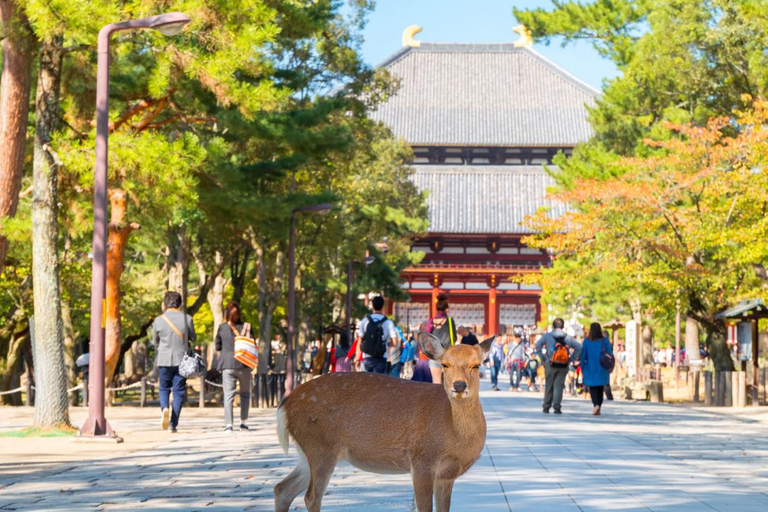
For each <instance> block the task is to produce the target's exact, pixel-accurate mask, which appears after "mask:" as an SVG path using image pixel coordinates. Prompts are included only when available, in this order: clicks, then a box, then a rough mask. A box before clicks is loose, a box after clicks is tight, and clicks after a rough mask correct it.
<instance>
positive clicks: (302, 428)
mask: <svg viewBox="0 0 768 512" xmlns="http://www.w3.org/2000/svg"><path fill="white" fill-rule="evenodd" d="M491 341H492V340H486V341H485V342H483V343H482V344H481V345H480V346H479V347H470V346H466V345H457V346H453V347H450V348H448V349H443V348H442V346H441V345H440V342H439V341H437V340H436V339H435V338H434V337H432V336H431V335H429V334H424V333H422V334H421V335H420V337H419V343H420V344H421V345H422V350H423V351H424V353H426V354H428V355H429V356H430V357H431V358H433V359H435V360H439V361H441V362H442V364H443V368H444V378H443V385H442V386H439V385H435V384H425V383H420V382H412V381H407V380H401V379H396V378H393V377H389V376H385V375H378V374H370V373H337V374H330V375H326V376H323V377H320V378H317V379H313V380H311V381H309V382H307V383H305V384H303V385H301V386H300V387H299V388H297V389H296V390H295V391H293V393H291V394H290V395H289V396H288V397H287V398H286V399H285V400H284V401H283V403H282V404H281V405H280V408H279V409H278V411H277V428H278V439H279V441H280V445H281V446H282V448H283V450H284V451H285V452H286V453H287V452H288V446H289V438H293V440H294V441H295V443H296V445H297V449H298V451H299V464H298V465H297V466H296V468H294V470H293V471H292V472H291V474H290V475H288V477H286V478H285V479H284V480H283V481H282V482H280V483H279V484H277V485H276V486H275V511H276V512H287V511H288V509H289V507H290V505H291V503H292V502H293V500H294V499H295V498H296V496H298V495H299V494H301V493H302V492H304V491H306V494H305V497H304V500H305V502H306V505H307V509H308V510H309V511H310V512H318V511H319V510H320V505H321V501H322V497H323V494H324V493H325V489H326V487H327V486H328V482H329V481H330V478H331V475H332V474H333V470H334V468H335V466H336V464H337V463H338V462H339V461H342V460H344V461H347V462H349V463H350V464H352V465H353V466H355V467H358V468H360V469H363V470H365V471H371V472H375V473H410V474H411V476H412V479H413V487H414V497H415V500H416V506H417V508H418V510H419V512H431V511H432V505H433V503H432V500H433V496H434V500H435V504H436V508H437V510H438V511H439V512H447V511H448V510H449V509H450V501H451V492H452V490H453V482H454V481H455V480H456V478H458V477H459V476H461V475H462V474H464V473H465V472H466V471H467V470H468V469H469V468H470V467H471V466H472V464H474V463H475V461H476V460H477V459H478V458H479V456H480V453H481V451H482V449H483V446H484V444H485V431H486V426H485V417H484V416H483V412H482V408H481V406H480V398H479V395H478V387H479V376H478V368H479V366H480V363H481V361H482V359H483V356H484V354H483V351H487V349H488V347H489V346H490V342H491Z"/></svg>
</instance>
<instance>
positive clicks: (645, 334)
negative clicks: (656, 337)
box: [640, 324, 653, 364]
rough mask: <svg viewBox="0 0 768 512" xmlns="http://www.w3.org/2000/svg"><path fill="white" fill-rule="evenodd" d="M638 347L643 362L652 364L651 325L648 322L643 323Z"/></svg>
mask: <svg viewBox="0 0 768 512" xmlns="http://www.w3.org/2000/svg"><path fill="white" fill-rule="evenodd" d="M640 348H641V351H642V353H641V356H642V359H641V361H642V363H643V364H653V327H651V326H650V324H643V330H642V331H641V335H640Z"/></svg>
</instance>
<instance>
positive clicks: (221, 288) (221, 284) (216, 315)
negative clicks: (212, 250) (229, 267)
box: [197, 251, 229, 368]
mask: <svg viewBox="0 0 768 512" xmlns="http://www.w3.org/2000/svg"><path fill="white" fill-rule="evenodd" d="M214 262H215V264H216V268H217V269H222V270H223V268H224V256H223V255H222V254H221V252H220V251H216V256H215V257H214ZM197 265H198V273H199V274H200V279H201V281H203V280H204V281H205V282H206V283H208V281H209V280H210V279H211V276H209V275H207V274H206V272H205V268H204V267H203V265H202V261H198V264H197ZM227 286H229V279H226V278H225V277H224V273H223V272H221V271H219V273H218V274H217V275H216V277H215V278H213V280H212V283H211V285H210V288H208V292H207V293H206V300H207V301H208V306H209V307H210V308H211V314H212V315H213V332H212V333H211V347H212V348H211V349H209V350H208V354H207V356H208V361H206V362H207V363H208V367H209V368H216V366H217V365H218V361H219V357H220V354H221V353H220V352H218V351H216V347H215V345H214V343H215V342H216V333H217V332H219V326H220V325H221V324H223V323H224V292H225V291H226V289H227Z"/></svg>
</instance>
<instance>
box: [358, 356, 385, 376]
mask: <svg viewBox="0 0 768 512" xmlns="http://www.w3.org/2000/svg"><path fill="white" fill-rule="evenodd" d="M363 366H364V367H365V371H367V372H370V373H387V360H386V359H385V358H383V357H366V358H365V359H363Z"/></svg>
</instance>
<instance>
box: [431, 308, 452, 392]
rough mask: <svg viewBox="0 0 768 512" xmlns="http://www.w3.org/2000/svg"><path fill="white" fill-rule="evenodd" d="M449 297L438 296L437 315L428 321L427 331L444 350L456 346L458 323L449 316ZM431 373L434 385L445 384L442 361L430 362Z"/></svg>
mask: <svg viewBox="0 0 768 512" xmlns="http://www.w3.org/2000/svg"><path fill="white" fill-rule="evenodd" d="M449 307H450V306H449V305H448V295H446V294H444V293H441V294H439V295H438V296H437V305H436V306H435V309H437V314H436V315H435V316H434V317H433V318H430V319H429V320H428V321H427V329H426V331H427V332H428V333H430V334H432V335H433V336H435V337H436V338H437V339H439V340H440V343H441V344H442V345H443V348H448V347H450V346H451V345H455V344H456V339H457V338H456V323H455V322H454V321H453V318H451V317H450V316H448V309H449ZM429 371H430V373H431V374H432V383H433V384H442V383H443V365H441V364H440V361H435V360H433V359H430V360H429Z"/></svg>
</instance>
